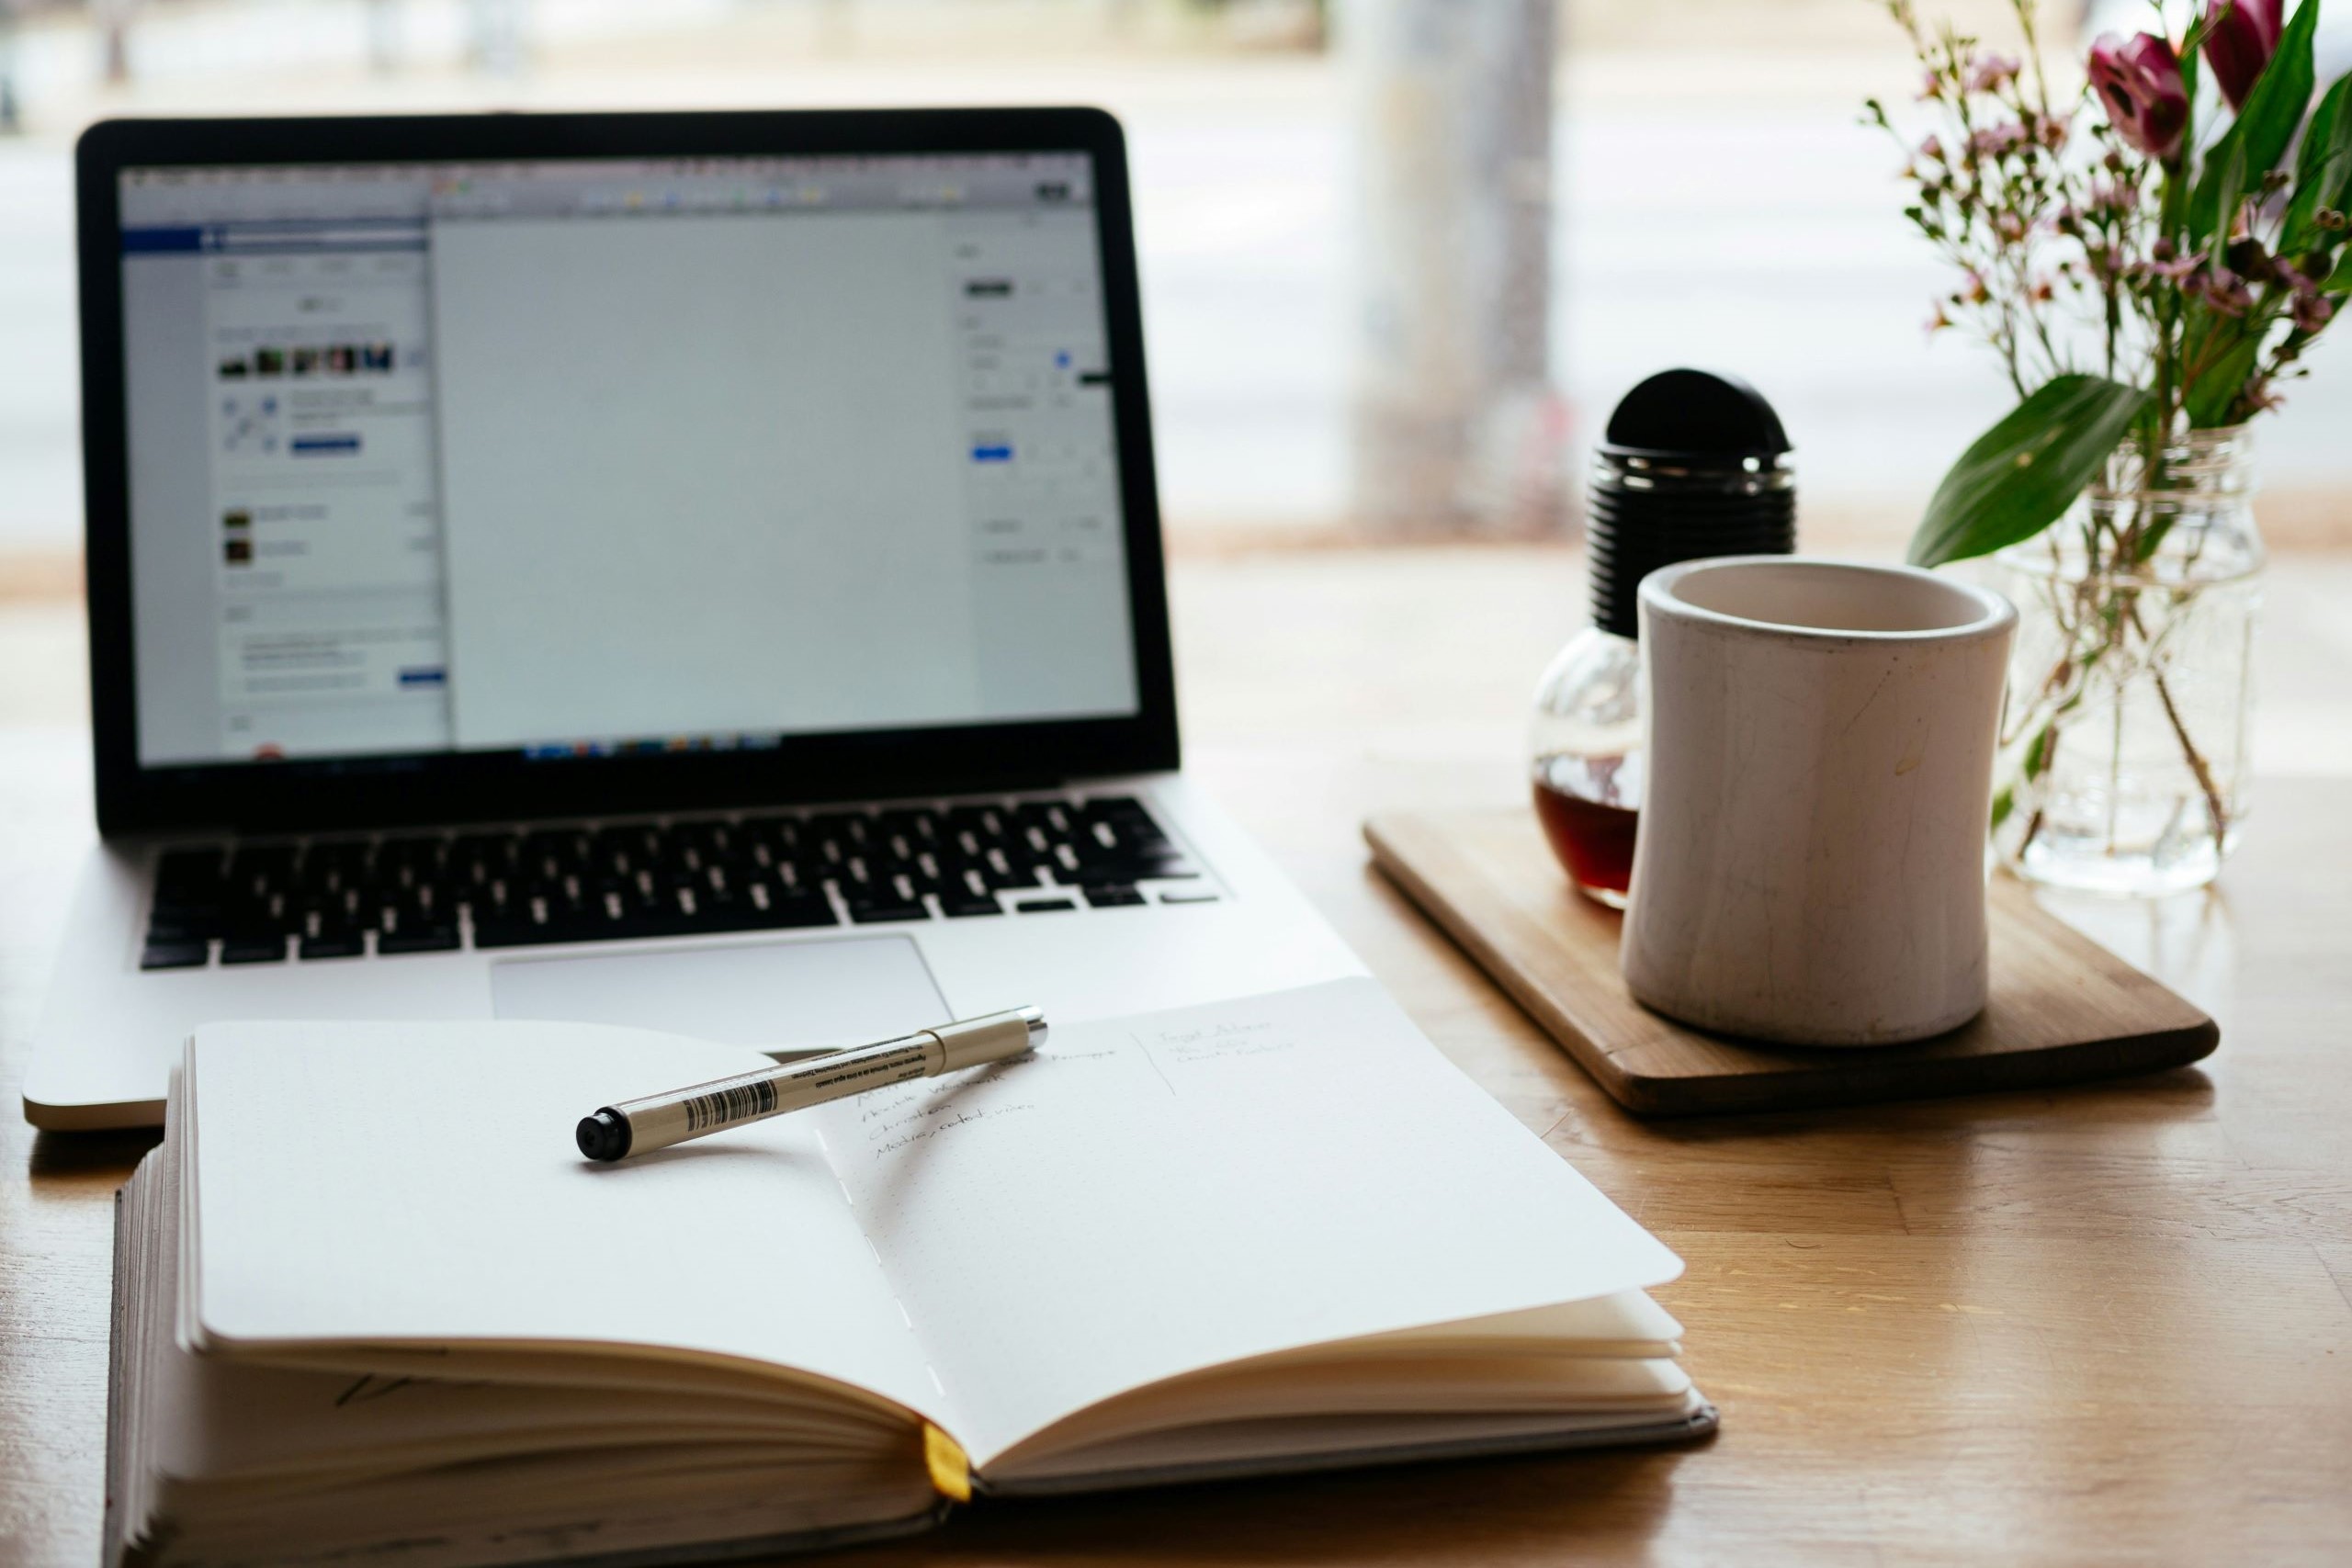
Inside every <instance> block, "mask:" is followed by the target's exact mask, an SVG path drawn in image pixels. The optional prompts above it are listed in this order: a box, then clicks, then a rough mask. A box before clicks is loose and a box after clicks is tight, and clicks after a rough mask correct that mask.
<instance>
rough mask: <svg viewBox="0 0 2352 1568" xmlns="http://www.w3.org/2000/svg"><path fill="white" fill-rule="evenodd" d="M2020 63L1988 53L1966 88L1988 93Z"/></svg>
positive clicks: (2013, 76)
mask: <svg viewBox="0 0 2352 1568" xmlns="http://www.w3.org/2000/svg"><path fill="white" fill-rule="evenodd" d="M2277 36H2278V35H2277V32H2276V30H2275V29H2274V30H2273V32H2272V38H2273V39H2276V38H2277ZM2022 63H2023V62H2020V61H2019V60H2018V59H2017V57H2016V56H2014V55H2007V54H1988V55H1986V56H1985V58H1984V59H1982V60H1980V61H1978V62H1976V68H1975V69H1974V70H1973V71H1971V72H1970V73H1968V90H1969V91H1970V92H1972V93H1989V92H1992V91H1993V90H1994V89H1995V88H1996V87H1999V86H2000V85H2003V84H2004V83H2007V82H2013V81H2015V80H2016V79H2017V74H2018V68H2019V66H2020V65H2021V64H2022Z"/></svg>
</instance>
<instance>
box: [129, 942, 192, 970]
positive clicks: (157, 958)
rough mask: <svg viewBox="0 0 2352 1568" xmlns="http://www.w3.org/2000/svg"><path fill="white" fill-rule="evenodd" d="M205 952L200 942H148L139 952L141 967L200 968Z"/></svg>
mask: <svg viewBox="0 0 2352 1568" xmlns="http://www.w3.org/2000/svg"><path fill="white" fill-rule="evenodd" d="M206 955H207V953H206V948H205V944H204V943H202V942H149V943H148V944H147V946H146V947H145V949H144V950H142V951H141V953H140V954H139V967H141V969H201V968H203V967H204V961H205V958H206Z"/></svg>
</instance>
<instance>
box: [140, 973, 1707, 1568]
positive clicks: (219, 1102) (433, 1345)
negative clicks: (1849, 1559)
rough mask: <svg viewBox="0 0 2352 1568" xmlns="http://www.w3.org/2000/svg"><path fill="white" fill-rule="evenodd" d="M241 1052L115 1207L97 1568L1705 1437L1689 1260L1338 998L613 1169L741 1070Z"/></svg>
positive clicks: (588, 1055)
mask: <svg viewBox="0 0 2352 1568" xmlns="http://www.w3.org/2000/svg"><path fill="white" fill-rule="evenodd" d="M760 1060H761V1059H760V1058H758V1057H756V1056H754V1055H752V1054H751V1053H748V1052H746V1051H743V1050H741V1049H739V1048H736V1047H731V1046H723V1045H715V1044H710V1043H704V1042H698V1041H690V1040H684V1039H681V1038H678V1037H675V1036H670V1035H661V1034H652V1033H648V1032H641V1031H635V1030H622V1029H602V1028H593V1027H585V1028H584V1027H582V1026H580V1025H576V1024H530V1023H513V1022H506V1023H465V1024H432V1025H416V1024H356V1023H336V1024H299V1023H250V1024H222V1025H217V1026H211V1027H208V1028H206V1029H204V1030H201V1031H199V1032H198V1034H197V1035H196V1037H195V1038H194V1039H193V1040H192V1041H191V1042H190V1043H189V1044H188V1046H187V1055H186V1057H185V1060H184V1063H183V1065H182V1066H181V1068H180V1070H179V1073H178V1075H177V1077H176V1078H175V1083H174V1086H173V1090H172V1097H171V1100H170V1106H169V1119H168V1122H167V1129H166V1133H165V1137H164V1143H163V1145H161V1146H160V1147H159V1148H158V1149H156V1150H155V1152H154V1153H153V1154H152V1155H150V1156H148V1158H147V1159H146V1161H145V1162H143V1163H142V1164H141V1167H140V1168H139V1171H138V1173H137V1174H136V1176H135V1177H134V1178H133V1179H132V1180H131V1182H130V1185H129V1187H127V1188H126V1189H125V1190H124V1193H123V1197H122V1204H121V1215H120V1225H119V1243H118V1247H119V1267H118V1270H117V1292H116V1293H117V1308H116V1338H115V1355H114V1368H115V1375H114V1389H113V1408H112V1412H111V1420H110V1423H109V1430H110V1442H109V1484H108V1487H107V1494H108V1497H109V1511H110V1517H109V1520H108V1525H107V1545H108V1552H109V1560H110V1561H112V1562H132V1563H155V1564H191V1565H192V1564H209V1563H226V1562H239V1563H269V1562H289V1563H290V1562H320V1561H323V1560H326V1559H330V1558H338V1559H342V1558H351V1557H355V1556H364V1557H365V1558H366V1559H367V1560H368V1561H370V1562H376V1563H385V1564H397V1565H401V1568H406V1565H410V1564H419V1565H425V1564H429V1565H433V1568H456V1565H460V1564H473V1563H496V1562H535V1561H543V1560H556V1559H571V1560H579V1559H614V1560H636V1561H667V1560H674V1559H687V1558H698V1557H714V1556H720V1555H727V1554H730V1553H734V1552H739V1551H743V1552H748V1551H774V1550H777V1549H780V1548H783V1547H788V1546H795V1545H802V1546H816V1545H823V1544H831V1543H835V1542H838V1541H842V1540H854V1539H861V1538H865V1537H869V1536H876V1535H883V1534H890V1533H897V1532H901V1531H910V1530H913V1529H921V1528H922V1527H923V1526H924V1525H926V1524H928V1523H929V1522H931V1521H933V1519H935V1518H936V1517H939V1515H940V1514H941V1512H942V1511H943V1510H944V1507H946V1506H948V1503H949V1501H950V1500H961V1499H964V1498H966V1497H967V1496H968V1495H970V1494H971V1493H972V1492H974V1491H980V1492H986V1493H992V1494H1008V1495H1011V1494H1021V1493H1031V1492H1037V1493H1043V1492H1057V1491H1071V1490H1080V1489H1097V1488H1109V1487H1119V1486H1131V1485H1137V1484H1147V1483H1160V1482H1170V1481H1182V1480H1191V1479H1199V1478H1206V1477H1212V1476H1220V1475H1230V1474H1240V1473H1258V1472H1271V1471H1280V1470H1295V1469H1306V1468H1317V1467H1324V1466H1330V1465H1339V1464H1355V1463H1368V1462H1376V1461H1392V1460H1403V1459H1411V1458H1418V1457H1423V1456H1430V1455H1437V1454H1446V1453H1457V1452H1469V1451H1478V1450H1512V1449H1529V1448H1540V1447H1557V1446H1567V1445H1576V1444H1584V1443H1598V1442H1611V1443H1615V1442H1629V1441H1653V1440H1663V1439H1668V1438H1680V1437H1685V1436H1689V1435H1691V1434H1694V1433H1697V1432H1701V1431H1703V1430H1705V1429H1707V1428H1708V1427H1710V1426H1712V1424H1713V1410H1712V1409H1711V1408H1710V1407H1709V1406H1707V1405H1706V1404H1705V1403H1704V1402H1703V1401H1702V1400H1701V1399H1700V1397H1699V1396H1698V1394H1697V1393H1695V1392H1694V1391H1693V1390H1692V1389H1691V1384H1690V1382H1689V1380H1688V1379H1687V1378H1685V1377H1684V1375H1683V1374H1682V1372H1681V1371H1680V1369H1679V1367H1677V1366H1676V1364H1675V1362H1674V1360H1673V1357H1674V1355H1675V1353H1676V1351H1677V1348H1678V1346H1677V1343H1676V1341H1677V1338H1678V1337H1679V1333H1680V1330H1679V1328H1678V1327H1677V1326H1676V1325H1675V1323H1674V1321H1673V1320H1672V1319H1671V1318H1669V1317H1668V1315H1667V1314H1665V1313H1664V1312H1663V1311H1662V1310H1660V1309H1659V1308H1658V1307H1657V1305H1656V1304H1655V1303H1652V1302H1651V1301H1650V1300H1649V1298H1648V1297H1647V1296H1645V1294H1643V1293H1642V1292H1643V1289H1644V1287H1646V1286H1650V1285H1655V1284H1657V1283H1660V1282H1662V1281H1664V1280H1668V1279H1671V1278H1672V1277H1673V1276H1674V1275H1675V1274H1676V1273H1677V1272H1679V1268H1680V1265H1679V1262H1678V1261H1677V1259H1676V1258H1674V1257H1673V1255H1672V1254H1671V1253H1669V1252H1668V1251H1667V1249H1666V1248H1665V1247H1662V1246H1661V1245H1659V1243H1658V1242H1657V1240H1655V1239H1654V1238H1652V1237H1651V1236H1650V1235H1647V1234H1646V1233H1645V1232H1644V1231H1643V1230H1642V1229H1641V1228H1640V1227H1639V1226H1638V1225H1636V1224H1634V1222H1633V1221H1632V1220H1630V1219H1628V1218H1627V1217H1626V1216H1625V1215H1624V1214H1623V1213H1622V1212H1621V1211H1619V1210H1618V1209H1617V1208H1616V1207H1615V1206H1614V1205H1612V1204H1611V1202H1610V1201H1608V1200H1607V1199H1606V1198H1604V1197H1602V1196H1601V1195H1600V1193H1599V1192H1598V1191H1596V1190H1594V1189H1593V1188H1592V1187H1591V1186H1590V1185H1589V1183H1587V1182H1586V1181H1585V1180H1584V1179H1582V1178H1580V1177H1579V1176H1577V1174H1576V1172H1575V1171H1573V1170H1572V1169H1570V1168H1568V1167H1567V1166H1566V1164H1565V1163H1563V1162H1562V1161H1561V1160H1560V1158H1559V1157H1558V1156H1556V1155H1555V1154H1553V1153H1552V1152H1551V1151H1550V1150H1549V1149H1547V1148H1546V1147H1545V1146H1544V1145H1543V1143H1542V1142H1541V1141H1540V1140H1538V1139H1537V1138H1536V1137H1534V1136H1533V1135H1532V1134H1530V1133H1528V1132H1527V1131H1526V1130H1525V1129H1524V1128H1522V1127H1521V1126H1520V1125H1519V1123H1518V1122H1515V1121H1514V1120H1513V1119H1512V1118H1511V1117H1510V1115H1509V1114H1508V1113H1506V1112H1505V1111H1502V1110H1501V1109H1500V1108H1499V1107H1498V1106H1497V1105H1496V1104H1495V1103H1494V1102H1493V1101H1492V1100H1488V1099H1487V1096H1486V1095H1484V1094H1483V1093H1481V1092H1480V1091H1479V1090H1478V1089H1477V1088H1476V1086H1475V1085H1473V1084H1472V1083H1471V1082H1470V1081H1469V1080H1468V1079H1466V1078H1464V1077H1463V1076H1462V1075H1461V1074H1460V1073H1459V1072H1458V1071H1457V1070H1456V1069H1455V1068H1454V1067H1453V1066H1452V1065H1451V1064H1450V1063H1448V1062H1447V1061H1446V1060H1445V1059H1444V1058H1443V1057H1442V1055H1440V1054H1439V1053H1438V1052H1437V1050H1436V1049H1435V1048H1434V1047H1433V1046H1431V1045H1430V1043H1429V1042H1428V1041H1427V1040H1426V1039H1425V1038H1424V1037H1423V1036H1422V1035H1421V1034H1420V1032H1419V1031H1418V1030H1417V1029H1415V1028H1414V1026H1413V1025H1412V1023H1411V1022H1410V1021H1408V1019H1407V1018H1406V1017H1405V1016H1404V1014H1403V1013H1402V1012H1401V1011H1399V1010H1397V1007H1396V1005H1395V1004H1394V1003H1393V1002H1391V1001H1390V1000H1389V999H1388V998H1386V996H1385V994H1384V993H1383V992H1382V991H1381V990H1380V989H1379V987H1377V986H1376V985H1375V984H1374V983H1373V982H1372V981H1369V980H1346V981H1339V982H1335V983H1333V984H1330V985H1325V986H1317V987H1308V988H1306V989H1302V990H1296V991H1286V992H1280V993H1276V994H1273V995H1269V996H1262V997H1256V998H1247V999H1244V1000H1239V1001H1232V1002H1225V1003H1219V1004H1216V1005H1213V1006H1208V1007H1202V1008H1193V1009H1185V1010H1177V1011H1172V1012H1166V1013H1158V1014H1152V1015H1149V1016H1147V1017H1140V1018H1131V1019H1123V1020H1117V1021H1105V1022H1099V1023H1092V1024H1084V1025H1078V1026H1073V1027H1069V1028H1063V1029H1057V1030H1056V1031H1055V1032H1054V1035H1053V1038H1052V1039H1051V1040H1050V1041H1049V1042H1048V1043H1047V1044H1046V1046H1045V1047H1044V1048H1043V1049H1042V1050H1040V1051H1039V1052H1037V1053H1036V1054H1035V1055H1032V1056H1029V1057H1024V1058H1018V1059H1015V1060H1013V1061H1012V1062H1008V1063H1003V1064H999V1065H997V1066H989V1067H986V1068H980V1069H976V1070H973V1071H969V1072H967V1073H964V1074H960V1075H951V1076H949V1077H944V1078H939V1079H934V1080H928V1081H923V1082H918V1083H912V1084H906V1085H902V1086H899V1087H897V1088H894V1089H887V1090H883V1091H880V1092H876V1093H874V1094H869V1095H866V1096H864V1097H861V1098H858V1099H854V1100H842V1101H839V1102H836V1103H834V1104H832V1105H830V1106H824V1107H820V1108H818V1109H816V1110H813V1111H804V1112H800V1113H797V1114H796V1115H792V1116H786V1117H782V1118H778V1119H776V1120H774V1121H771V1122H763V1123H760V1124H757V1125H754V1126H751V1127H745V1128H741V1129H737V1130H734V1131H731V1132H728V1133H724V1134H718V1135H716V1136H713V1137H710V1138H707V1139H705V1140H703V1141H701V1142H698V1143H694V1144H687V1145H679V1146H678V1147H676V1148H673V1149H667V1150H663V1151H662V1152H660V1153H657V1154H654V1155H650V1156H643V1157H641V1158H639V1159H634V1160H629V1161H626V1162H623V1163H621V1164H619V1165H610V1166H594V1165H590V1164H588V1163H587V1162H585V1161H583V1160H582V1159H581V1158H580V1156H579V1155H578V1153H577V1152H576V1150H575V1149H574V1147H573V1145H572V1136H571V1128H572V1123H573V1122H575V1121H576V1120H577V1119H578V1118H579V1117H580V1116H581V1115H582V1114H583V1113H584V1112H585V1111H588V1110H590V1109H593V1108H594V1107H595V1106H598V1105H602V1104H608V1103H610V1102H612V1101H614V1100H620V1099H624V1098H627V1097H629V1096H633V1095H638V1094H644V1093H649V1092H652V1091H655V1090H660V1089H671V1088H675V1087H677V1086H678V1085H680V1084H682V1083H685V1082H689V1081H695V1080H699V1079H704V1078H710V1077H719V1076H722V1075H724V1074H729V1073H733V1072H740V1071H742V1070H745V1069H746V1068H748V1067H752V1066H757V1065H759V1061H760Z"/></svg>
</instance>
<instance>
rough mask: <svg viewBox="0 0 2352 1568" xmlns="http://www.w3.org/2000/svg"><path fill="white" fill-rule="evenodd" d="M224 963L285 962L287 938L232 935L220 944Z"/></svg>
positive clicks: (221, 960) (221, 957)
mask: <svg viewBox="0 0 2352 1568" xmlns="http://www.w3.org/2000/svg"><path fill="white" fill-rule="evenodd" d="M220 962H221V963H223V964H283V963H285V962H286V939H285V938H284V937H282V936H270V937H264V936H232V937H231V938H229V939H228V940H227V941H226V942H222V943H221V944H220Z"/></svg>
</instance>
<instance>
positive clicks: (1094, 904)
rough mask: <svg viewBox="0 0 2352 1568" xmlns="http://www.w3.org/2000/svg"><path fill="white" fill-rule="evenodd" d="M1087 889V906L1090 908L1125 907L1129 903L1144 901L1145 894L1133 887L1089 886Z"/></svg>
mask: <svg viewBox="0 0 2352 1568" xmlns="http://www.w3.org/2000/svg"><path fill="white" fill-rule="evenodd" d="M1085 891H1086V902H1087V906H1088V907H1089V908H1095V909H1116V908H1126V907H1127V906H1129V905H1133V904H1140V903H1142V902H1143V901H1144V900H1143V895H1142V894H1140V893H1138V892H1136V890H1135V889H1134V888H1132V887H1120V886H1104V887H1089V888H1087V889H1086V890H1085Z"/></svg>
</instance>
